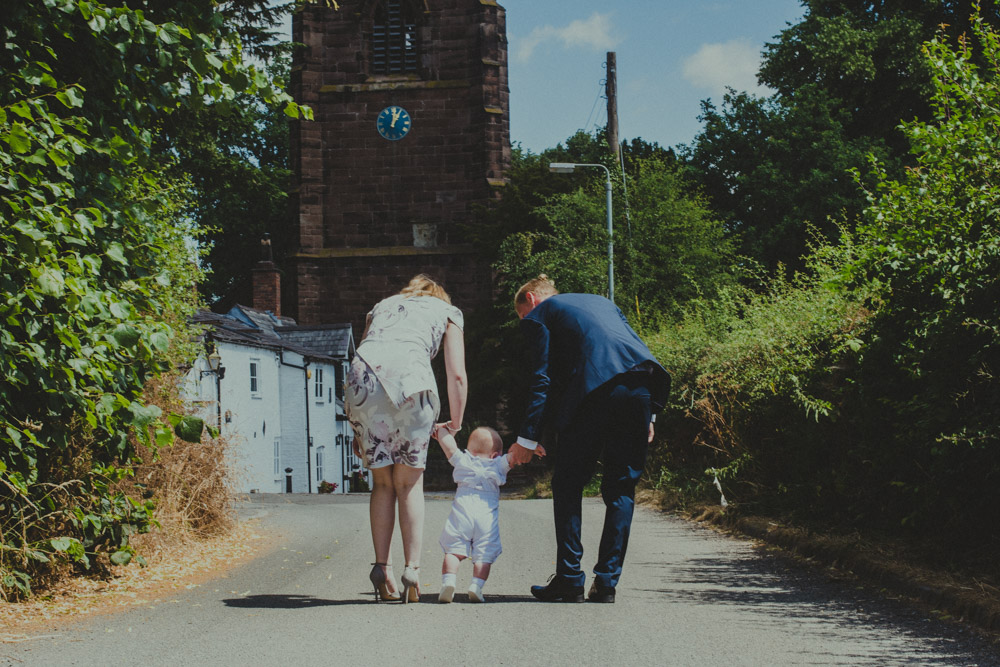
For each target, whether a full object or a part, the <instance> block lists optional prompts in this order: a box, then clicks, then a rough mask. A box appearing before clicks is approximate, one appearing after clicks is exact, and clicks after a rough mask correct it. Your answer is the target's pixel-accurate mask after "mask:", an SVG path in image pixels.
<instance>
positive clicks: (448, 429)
mask: <svg viewBox="0 0 1000 667" xmlns="http://www.w3.org/2000/svg"><path fill="white" fill-rule="evenodd" d="M456 432H458V429H457V428H455V427H454V426H453V425H452V423H451V422H450V421H446V422H441V423H440V424H435V425H434V429H433V430H432V431H431V435H432V436H433V437H434V439H435V440H437V441H439V442H440V441H441V438H443V437H444V436H446V435H454V434H455V433H456Z"/></svg>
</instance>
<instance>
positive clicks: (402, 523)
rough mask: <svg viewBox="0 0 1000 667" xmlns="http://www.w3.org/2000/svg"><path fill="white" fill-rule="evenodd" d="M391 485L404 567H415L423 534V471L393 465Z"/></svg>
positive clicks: (418, 559)
mask: <svg viewBox="0 0 1000 667" xmlns="http://www.w3.org/2000/svg"><path fill="white" fill-rule="evenodd" d="M392 484H393V488H394V490H395V494H396V499H397V500H398V501H399V532H400V534H401V535H402V537H403V555H404V556H405V557H406V565H408V566H410V567H417V566H418V565H420V548H421V541H422V538H423V533H424V470H423V468H411V467H409V466H405V465H402V464H400V463H397V464H394V465H393V466H392ZM373 526H374V523H373Z"/></svg>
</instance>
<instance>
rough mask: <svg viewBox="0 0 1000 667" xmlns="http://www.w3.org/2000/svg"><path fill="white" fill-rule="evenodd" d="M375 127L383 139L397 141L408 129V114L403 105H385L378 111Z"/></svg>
mask: <svg viewBox="0 0 1000 667" xmlns="http://www.w3.org/2000/svg"><path fill="white" fill-rule="evenodd" d="M375 127H376V128H377V129H378V133H379V134H381V135H382V137H383V138H384V139H388V140H389V141H399V140H400V139H402V138H403V137H405V136H406V135H407V133H408V132H409V131H410V114H408V113H406V109H404V108H403V107H386V108H384V109H382V111H381V112H379V115H378V118H377V119H376V120H375Z"/></svg>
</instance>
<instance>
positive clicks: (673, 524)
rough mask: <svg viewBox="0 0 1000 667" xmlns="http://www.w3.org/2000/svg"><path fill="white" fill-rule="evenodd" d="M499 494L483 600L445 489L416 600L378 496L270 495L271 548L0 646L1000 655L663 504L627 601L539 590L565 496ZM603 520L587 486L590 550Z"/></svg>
mask: <svg viewBox="0 0 1000 667" xmlns="http://www.w3.org/2000/svg"><path fill="white" fill-rule="evenodd" d="M500 507H501V510H500V512H501V516H500V521H501V534H502V539H503V543H504V549H505V550H504V553H503V555H502V556H501V557H500V559H499V560H498V561H497V563H496V564H495V565H494V568H493V573H492V575H491V577H490V580H489V581H488V582H487V585H486V588H485V590H484V592H485V594H486V596H487V603H486V604H481V605H476V604H471V603H467V602H466V600H465V594H464V591H465V588H466V587H467V585H468V581H469V578H470V577H471V566H470V565H469V564H468V563H464V564H463V568H462V570H461V571H460V573H459V588H458V594H456V601H455V602H454V603H452V604H450V605H442V604H437V602H436V599H437V591H438V588H439V585H440V575H439V571H440V560H441V553H440V548H439V547H438V545H437V536H438V533H439V531H440V529H441V526H442V525H443V524H444V520H445V518H446V516H447V512H448V508H449V501H448V499H447V498H443V497H441V498H429V499H428V503H427V517H426V530H425V537H424V545H425V554H424V556H423V562H422V584H423V585H422V595H421V602H420V604H411V605H405V606H404V605H401V604H398V603H393V604H390V603H381V604H375V603H374V602H373V600H372V591H371V587H370V585H369V583H368V579H367V575H368V570H369V568H370V566H369V563H370V562H371V560H372V558H371V544H370V537H369V534H368V528H367V497H364V496H360V497H359V496H347V497H345V496H322V497H317V496H313V497H308V496H291V497H289V496H262V497H261V496H258V497H256V498H255V503H254V504H253V505H250V506H246V507H244V508H243V510H242V511H243V513H244V515H245V516H247V517H253V518H252V519H251V520H252V521H255V522H257V526H258V528H257V532H259V533H262V534H265V535H267V536H268V538H269V540H270V541H271V548H270V549H269V550H267V551H265V552H264V553H263V555H261V556H260V557H258V558H257V559H255V560H254V561H252V562H250V563H248V564H246V565H243V566H240V567H237V568H235V569H233V570H231V571H229V572H227V573H226V574H225V576H224V578H219V579H216V580H213V581H208V582H205V583H203V584H201V585H200V586H198V587H197V588H194V589H191V590H187V591H185V592H183V593H181V594H179V595H178V596H177V597H176V598H175V599H173V600H171V601H169V603H167V602H161V603H160V604H156V605H150V606H139V607H137V608H134V609H132V610H130V611H127V612H124V613H120V614H115V615H111V616H100V617H97V618H93V619H90V620H87V621H83V622H79V623H75V624H69V625H67V627H66V628H64V629H62V630H57V631H53V630H51V629H50V630H47V631H46V635H45V636H44V637H39V638H37V639H34V640H31V641H25V642H21V643H18V644H6V645H0V664H5V661H6V662H7V663H9V664H13V665H33V666H48V665H95V666H96V665H101V666H104V665H108V664H118V665H144V666H146V665H148V666H158V665H170V666H171V667H174V666H177V665H213V666H216V665H221V666H226V665H241V666H246V665H351V666H357V665H400V664H402V665H410V664H434V665H479V664H499V665H597V664H621V663H628V664H632V665H712V666H718V665H725V666H726V667H731V666H732V665H904V664H905V665H984V666H985V665H1000V647H996V646H991V645H990V644H988V643H986V642H985V641H983V640H982V639H979V638H977V637H976V636H975V635H974V634H973V633H972V632H970V631H967V630H963V629H962V628H961V627H960V626H956V625H954V624H948V623H945V622H941V621H937V620H933V619H928V618H926V615H925V614H924V613H921V612H919V611H916V610H913V609H911V608H909V607H907V606H905V605H903V604H901V603H898V602H895V601H893V600H887V599H883V598H881V597H880V596H879V594H878V593H877V592H872V591H865V590H862V589H858V588H855V587H852V586H848V585H846V584H843V583H839V582H836V581H831V580H829V579H827V578H826V577H824V576H823V574H822V573H820V572H816V571H815V570H813V569H810V568H808V567H805V566H801V565H799V564H797V563H794V562H792V561H790V560H788V559H786V558H783V557H780V556H772V555H767V554H762V553H761V552H759V551H758V550H755V549H754V548H752V547H751V546H750V545H749V544H748V543H746V542H742V541H739V540H734V539H731V538H727V537H724V536H720V535H717V534H715V533H713V532H711V531H708V530H706V529H704V528H701V527H699V526H693V525H691V524H688V523H686V522H684V521H681V520H679V519H676V518H672V517H668V516H663V515H661V514H659V513H656V512H653V511H650V510H642V509H640V510H639V511H637V513H636V519H635V523H634V525H633V531H632V540H631V545H630V548H629V554H628V559H627V561H626V569H625V575H624V577H623V579H622V582H621V584H620V586H619V590H618V601H617V602H616V603H615V604H614V605H601V604H593V603H585V604H558V603H549V604H546V603H541V602H536V601H534V600H533V598H531V596H530V594H529V592H528V589H529V586H530V585H531V584H535V583H544V582H545V581H546V579H547V578H548V575H549V574H551V573H552V572H553V571H554V565H553V553H554V546H553V543H554V538H553V530H552V518H551V511H552V506H551V503H550V502H549V501H544V500H504V501H503V502H501V506H500ZM602 518H603V505H601V504H600V501H587V502H586V504H585V508H584V547H585V550H586V555H585V560H586V561H587V562H592V558H593V555H594V554H595V553H596V547H597V541H598V536H599V532H600V527H601V522H602ZM393 555H394V559H395V562H396V563H401V562H402V549H401V547H399V545H398V538H397V544H396V546H395V547H394V550H393ZM399 572H401V569H398V570H397V576H398V574H399Z"/></svg>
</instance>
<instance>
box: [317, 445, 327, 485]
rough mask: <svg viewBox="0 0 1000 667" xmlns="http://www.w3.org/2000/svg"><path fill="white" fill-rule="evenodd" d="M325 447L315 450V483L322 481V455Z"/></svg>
mask: <svg viewBox="0 0 1000 667" xmlns="http://www.w3.org/2000/svg"><path fill="white" fill-rule="evenodd" d="M325 449H326V447H317V448H316V481H317V482H322V481H323V454H324V450H325Z"/></svg>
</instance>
